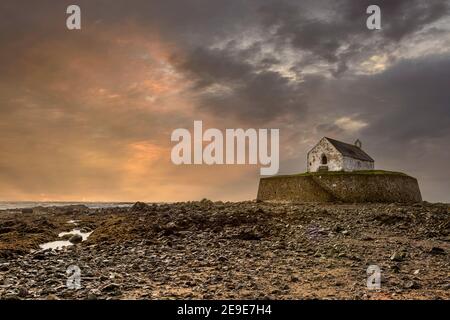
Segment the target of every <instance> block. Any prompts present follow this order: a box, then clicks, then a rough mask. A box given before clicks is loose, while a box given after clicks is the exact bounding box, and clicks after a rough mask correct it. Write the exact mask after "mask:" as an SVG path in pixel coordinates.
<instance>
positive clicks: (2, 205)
mask: <svg viewBox="0 0 450 320" xmlns="http://www.w3.org/2000/svg"><path fill="white" fill-rule="evenodd" d="M69 205H85V206H86V207H88V208H90V209H101V208H114V207H131V206H132V205H133V203H130V202H53V201H49V202H33V201H0V210H6V209H22V208H34V207H39V206H41V207H63V206H69Z"/></svg>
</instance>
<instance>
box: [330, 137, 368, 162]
mask: <svg viewBox="0 0 450 320" xmlns="http://www.w3.org/2000/svg"><path fill="white" fill-rule="evenodd" d="M325 138H326V139H327V140H328V141H329V142H330V143H331V144H332V145H333V146H334V147H335V148H336V149H337V150H338V151H339V152H340V153H341V154H342V155H343V156H346V157H350V158H354V159H358V160H363V161H371V162H374V160H373V159H372V158H371V157H370V156H369V155H368V154H367V153H365V152H364V151H363V150H362V149H361V148H358V147H357V146H355V145H353V144H349V143H345V142H342V141H338V140H334V139H331V138H328V137H325Z"/></svg>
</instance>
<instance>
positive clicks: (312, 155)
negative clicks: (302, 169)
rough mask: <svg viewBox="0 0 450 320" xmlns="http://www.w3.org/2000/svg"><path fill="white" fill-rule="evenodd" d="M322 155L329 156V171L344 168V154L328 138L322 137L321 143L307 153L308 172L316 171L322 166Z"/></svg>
mask: <svg viewBox="0 0 450 320" xmlns="http://www.w3.org/2000/svg"><path fill="white" fill-rule="evenodd" d="M322 155H325V156H326V157H327V160H328V161H327V162H328V163H327V166H328V170H329V171H340V170H342V169H343V162H344V161H343V156H342V154H341V153H340V152H338V151H337V150H336V148H335V147H333V145H332V144H331V143H329V142H328V140H327V139H325V138H322V139H321V140H320V141H319V143H318V144H317V145H316V146H314V148H312V149H311V150H310V151H309V152H308V155H307V161H308V163H307V168H308V172H316V171H318V170H319V167H320V166H321V160H322Z"/></svg>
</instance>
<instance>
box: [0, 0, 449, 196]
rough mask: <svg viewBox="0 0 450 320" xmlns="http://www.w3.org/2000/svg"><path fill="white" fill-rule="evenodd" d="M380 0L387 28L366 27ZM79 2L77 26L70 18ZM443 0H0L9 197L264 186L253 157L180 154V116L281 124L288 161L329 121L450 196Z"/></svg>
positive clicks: (1, 127)
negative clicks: (174, 153) (219, 161)
mask: <svg viewBox="0 0 450 320" xmlns="http://www.w3.org/2000/svg"><path fill="white" fill-rule="evenodd" d="M373 3H376V4H378V5H379V6H380V7H381V11H382V25H381V27H382V29H381V30H379V31H371V30H368V29H367V28H366V19H367V17H368V15H367V14H366V8H367V6H368V5H370V4H373ZM70 4H78V5H79V6H80V7H81V16H82V29H81V30H76V31H69V30H67V28H66V18H67V14H66V8H67V6H68V5H70ZM449 7H450V2H449V1H448V0H442V1H440V0H434V1H422V0H396V1H392V0H379V1H366V0H337V1H335V0H326V1H325V0H323V1H320V0H311V1H309V0H305V1H300V0H296V1H289V0H286V1H280V0H277V1H266V0H230V1H211V0H183V1H179V0H177V1H175V0H164V1H163V0H159V1H156V0H155V1H151V0H145V1H144V0H134V1H133V0H127V1H123V0H115V1H107V0H85V1H82V0H76V1H65V0H52V1H50V0H39V1H34V0H33V1H32V0H27V1H23V0H15V1H1V3H0V48H1V49H0V150H1V156H0V200H67V201H72V200H84V201H135V200H145V201H177V200H198V199H201V198H204V197H206V198H210V199H213V200H216V199H221V200H244V199H254V198H255V196H256V191H257V185H258V179H259V167H258V166H254V165H252V166H250V165H248V166H232V165H228V166H225V165H224V166H206V165H205V166H175V165H173V164H172V162H171V161H170V151H171V147H172V146H173V143H171V141H170V135H171V132H172V131H173V130H174V129H176V128H188V129H192V126H193V121H194V120H203V124H204V127H210V128H211V127H214V128H221V129H224V128H240V127H241V128H279V129H280V156H281V165H280V173H296V172H302V171H304V170H305V168H306V160H305V158H306V152H307V151H308V150H309V148H311V147H312V146H313V145H314V144H315V143H316V142H317V141H318V140H319V139H320V138H321V137H322V136H329V137H333V138H335V139H339V140H342V141H347V142H353V141H354V140H355V139H356V138H359V139H360V140H361V141H362V142H363V148H364V149H365V150H366V152H368V153H369V154H370V155H371V156H372V157H373V158H374V159H375V165H376V167H377V168H379V169H386V170H394V171H403V172H405V173H408V174H410V175H412V176H414V177H416V178H418V180H419V183H420V187H421V190H422V195H423V197H424V199H425V200H428V201H442V202H450V167H449V164H450V148H449V141H450V9H449Z"/></svg>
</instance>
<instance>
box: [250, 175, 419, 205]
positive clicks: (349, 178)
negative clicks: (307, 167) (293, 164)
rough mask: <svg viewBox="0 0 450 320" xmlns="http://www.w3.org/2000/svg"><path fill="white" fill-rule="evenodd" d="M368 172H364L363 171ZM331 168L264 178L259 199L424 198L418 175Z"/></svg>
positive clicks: (411, 199) (342, 200)
mask: <svg viewBox="0 0 450 320" xmlns="http://www.w3.org/2000/svg"><path fill="white" fill-rule="evenodd" d="M362 172H364V173H362ZM362 172H353V173H345V172H342V173H341V172H329V173H309V174H300V175H292V176H275V177H268V178H261V179H260V182H259V188H258V196H257V199H258V200H262V201H292V202H333V201H341V202H420V201H422V197H421V194H420V189H419V185H418V182H417V180H416V179H415V178H413V177H410V176H408V175H405V174H402V173H394V172H389V171H384V172H379V173H373V172H371V171H362Z"/></svg>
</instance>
